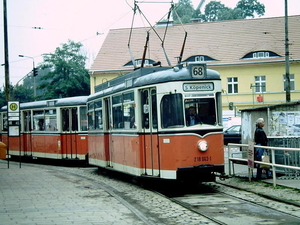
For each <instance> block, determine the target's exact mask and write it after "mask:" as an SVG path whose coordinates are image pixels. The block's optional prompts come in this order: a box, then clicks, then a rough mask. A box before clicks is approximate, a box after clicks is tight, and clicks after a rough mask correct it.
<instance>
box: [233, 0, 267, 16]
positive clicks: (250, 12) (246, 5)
mask: <svg viewBox="0 0 300 225" xmlns="http://www.w3.org/2000/svg"><path fill="white" fill-rule="evenodd" d="M236 8H239V9H241V10H242V11H243V16H244V18H247V17H251V18H254V14H255V13H256V14H257V15H258V16H263V15H264V13H265V6H264V4H261V3H259V2H258V1H257V0H240V1H239V2H238V3H237V5H236Z"/></svg>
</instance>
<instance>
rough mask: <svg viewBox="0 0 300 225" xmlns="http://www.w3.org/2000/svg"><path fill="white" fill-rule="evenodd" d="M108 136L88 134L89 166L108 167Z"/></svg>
mask: <svg viewBox="0 0 300 225" xmlns="http://www.w3.org/2000/svg"><path fill="white" fill-rule="evenodd" d="M107 142H108V135H107V134H106V135H104V134H103V133H89V136H88V154H89V157H88V158H89V164H90V165H95V166H100V167H106V166H109V165H110V162H109V161H110V158H109V151H108V149H107V147H106V146H107V144H106V143H107Z"/></svg>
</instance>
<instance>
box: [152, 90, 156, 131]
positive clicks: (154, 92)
mask: <svg viewBox="0 0 300 225" xmlns="http://www.w3.org/2000/svg"><path fill="white" fill-rule="evenodd" d="M151 99H152V125H153V128H155V129H157V100H156V90H151Z"/></svg>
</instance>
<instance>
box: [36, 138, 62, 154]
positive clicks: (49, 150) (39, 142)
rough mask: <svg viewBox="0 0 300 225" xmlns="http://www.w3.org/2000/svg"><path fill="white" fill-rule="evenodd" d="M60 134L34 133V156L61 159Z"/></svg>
mask: <svg viewBox="0 0 300 225" xmlns="http://www.w3.org/2000/svg"><path fill="white" fill-rule="evenodd" d="M59 140H60V137H59V134H49V135H46V134H32V149H33V150H32V156H33V157H37V158H50V159H59V158H61V157H60V151H59V148H58V142H59Z"/></svg>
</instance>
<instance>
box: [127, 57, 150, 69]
mask: <svg viewBox="0 0 300 225" xmlns="http://www.w3.org/2000/svg"><path fill="white" fill-rule="evenodd" d="M134 63H135V67H140V66H141V65H142V59H136V60H134ZM155 63H156V62H155V61H153V60H152V59H145V62H144V66H150V65H153V64H155ZM124 66H125V67H132V66H133V64H132V61H129V62H128V63H126V64H125V65H124Z"/></svg>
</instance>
